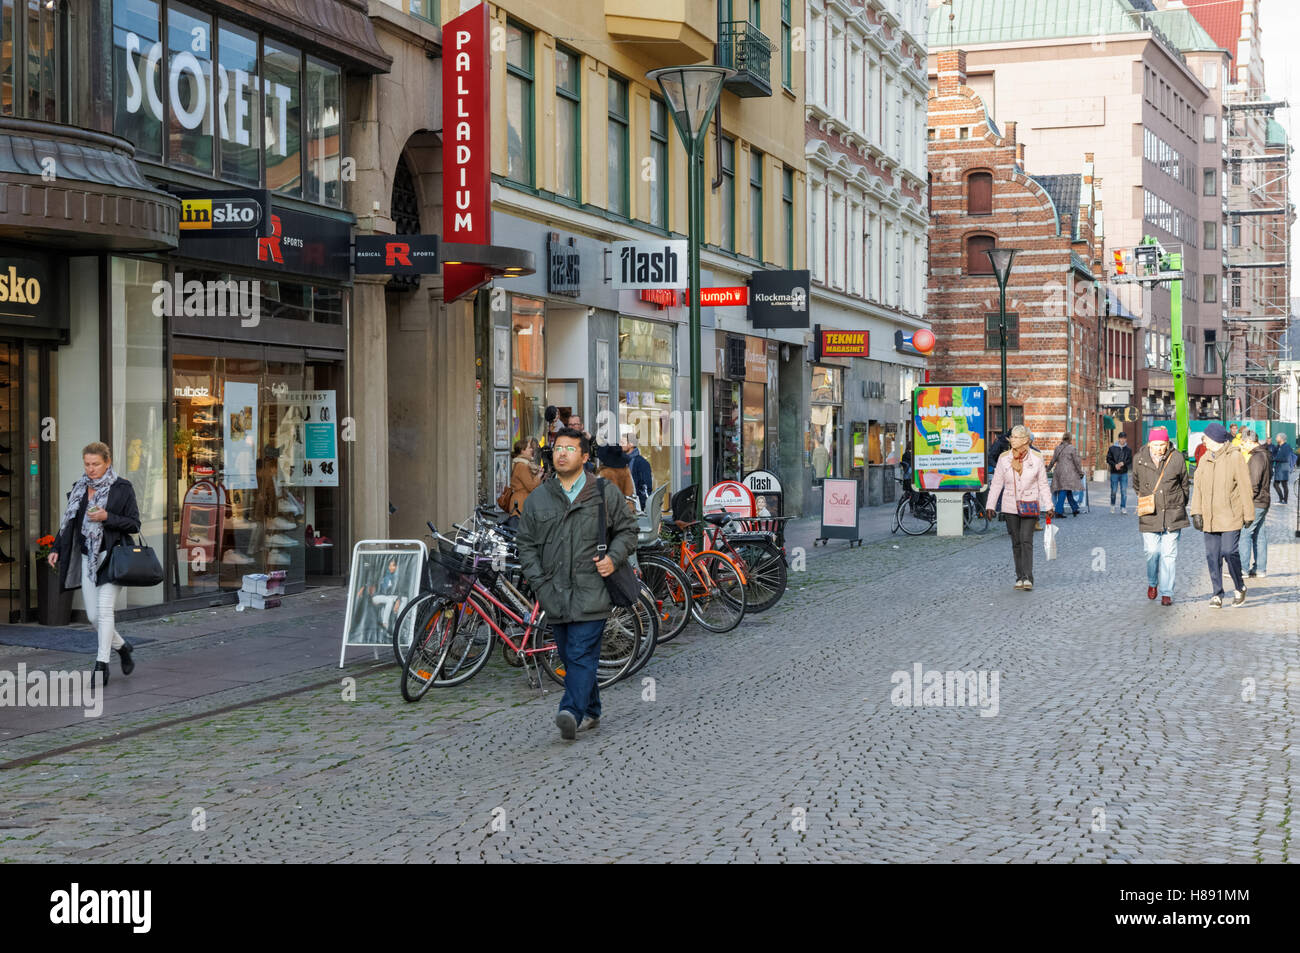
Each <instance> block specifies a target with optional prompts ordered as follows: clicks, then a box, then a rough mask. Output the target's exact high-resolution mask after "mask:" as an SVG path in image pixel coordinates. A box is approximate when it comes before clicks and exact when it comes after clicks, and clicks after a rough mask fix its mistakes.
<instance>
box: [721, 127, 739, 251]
mask: <svg viewBox="0 0 1300 953" xmlns="http://www.w3.org/2000/svg"><path fill="white" fill-rule="evenodd" d="M728 150H730V152H731V158H730V159H728V158H727V152H728ZM719 151H720V153H721V155H720V157H719V163H718V171H719V172H720V173H721V175H722V185H721V187H720V188H719V195H718V204H719V206H720V209H719V215H718V224H719V225H720V226H722V225H725V226H727V227H726V228H725V229H723V231H722V232H721V234H719V235H718V247H719V248H721V249H723V250H724V251H729V252H732V253H733V254H734V253H735V251H736V140H735V138H734V137H730V136H726V135H724V136H722V148H721V149H720V150H719ZM728 185H730V186H731V189H730V191H731V201H730V202H728V201H726V195H727V186H728ZM728 237H729V238H730V244H728Z"/></svg>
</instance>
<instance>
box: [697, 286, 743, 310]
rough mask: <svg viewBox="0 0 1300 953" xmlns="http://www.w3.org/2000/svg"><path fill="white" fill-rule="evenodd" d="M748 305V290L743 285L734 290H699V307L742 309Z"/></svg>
mask: <svg viewBox="0 0 1300 953" xmlns="http://www.w3.org/2000/svg"><path fill="white" fill-rule="evenodd" d="M747 304H749V289H748V288H746V287H745V286H744V285H740V286H739V287H736V288H701V289H700V305H701V306H702V307H706V308H734V307H740V308H743V307H745V306H746V305H747Z"/></svg>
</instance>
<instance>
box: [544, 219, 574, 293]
mask: <svg viewBox="0 0 1300 953" xmlns="http://www.w3.org/2000/svg"><path fill="white" fill-rule="evenodd" d="M581 261H582V255H581V254H580V253H579V252H578V240H577V239H576V238H573V237H572V236H570V237H569V240H568V241H567V242H561V241H560V235H559V233H558V232H551V234H550V236H549V237H548V238H547V239H546V290H547V291H548V292H550V293H551V294H557V295H568V296H569V297H571V298H576V297H577V296H578V290H579V287H580V285H581V283H582V272H581V268H580V265H581Z"/></svg>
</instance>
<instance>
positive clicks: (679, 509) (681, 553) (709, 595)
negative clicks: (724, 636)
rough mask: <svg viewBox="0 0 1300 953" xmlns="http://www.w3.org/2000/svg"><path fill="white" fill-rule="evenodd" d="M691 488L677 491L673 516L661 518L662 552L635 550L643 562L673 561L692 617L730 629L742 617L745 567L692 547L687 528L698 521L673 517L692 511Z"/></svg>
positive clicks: (705, 624) (709, 550)
mask: <svg viewBox="0 0 1300 953" xmlns="http://www.w3.org/2000/svg"><path fill="white" fill-rule="evenodd" d="M693 490H694V487H687V488H686V489H685V490H682V491H681V492H680V493H678V494H676V495H675V496H674V498H673V515H672V516H665V517H663V519H662V523H663V527H664V533H663V537H664V540H665V542H666V543H667V546H666V547H665V552H664V555H663V556H659V557H655V556H651V555H642V554H640V553H638V559H639V560H641V561H642V562H643V563H644V561H645V560H646V559H647V558H648V559H650V560H651V561H652V562H653V561H654V560H655V559H656V558H659V559H665V560H666V561H670V562H671V563H674V564H675V565H676V566H677V568H678V569H679V570H680V571H681V574H682V575H684V576H685V578H686V581H687V582H688V583H689V584H690V587H691V596H690V600H689V602H690V607H691V617H692V618H693V619H695V621H696V622H698V623H699V624H700V625H701V626H703V627H704V628H706V629H708V630H709V631H710V632H730V631H731V630H732V629H734V628H735V627H736V626H738V625H740V620H741V619H743V618H744V617H745V605H746V596H745V585H746V577H745V569H744V567H743V566H742V565H741V564H740V562H739V561H738V560H736V559H734V558H733V557H731V556H728V555H727V554H726V553H724V552H722V551H720V550H717V549H712V548H709V547H707V546H704V545H703V544H702V548H700V549H696V548H695V545H694V544H693V541H692V538H691V537H692V534H691V532H690V531H691V528H692V527H694V526H698V525H699V522H698V521H695V520H692V521H686V520H683V519H678V518H676V517H677V516H678V514H684V513H687V512H691V511H692V510H693V501H692V500H690V499H689V497H688V494H690V493H691V492H692V491H693ZM705 519H708V517H705ZM674 550H675V554H674ZM678 578H679V579H680V578H681V576H678Z"/></svg>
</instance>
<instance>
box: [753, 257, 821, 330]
mask: <svg viewBox="0 0 1300 953" xmlns="http://www.w3.org/2000/svg"><path fill="white" fill-rule="evenodd" d="M808 295H809V273H808V271H807V270H806V269H805V270H803V271H756V272H754V273H753V274H752V275H750V276H749V321H750V323H751V324H752V325H753V326H754V327H756V328H806V327H809V326H810V325H809V323H808V302H809V300H810V299H809V296H808Z"/></svg>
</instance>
